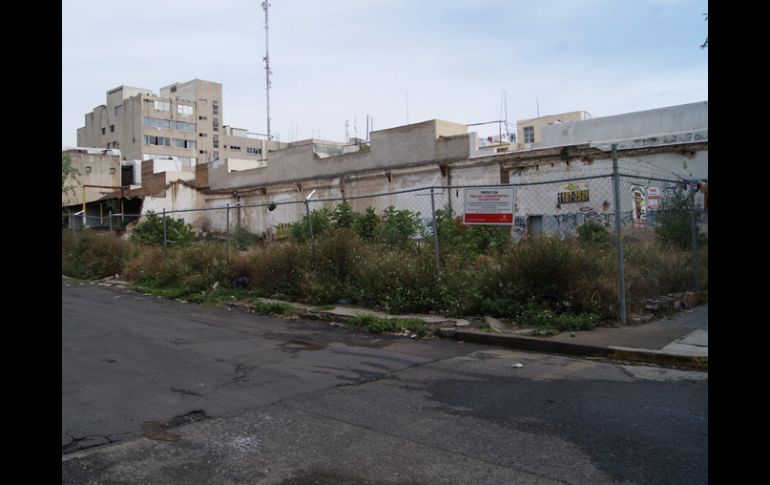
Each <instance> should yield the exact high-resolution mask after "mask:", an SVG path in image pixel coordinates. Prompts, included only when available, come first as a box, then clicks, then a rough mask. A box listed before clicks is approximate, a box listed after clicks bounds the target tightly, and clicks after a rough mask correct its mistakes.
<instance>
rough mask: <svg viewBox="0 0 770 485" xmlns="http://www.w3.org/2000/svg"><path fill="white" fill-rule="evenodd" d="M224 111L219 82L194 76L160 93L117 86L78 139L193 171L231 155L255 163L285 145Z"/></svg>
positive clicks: (131, 156)
mask: <svg viewBox="0 0 770 485" xmlns="http://www.w3.org/2000/svg"><path fill="white" fill-rule="evenodd" d="M223 113H224V107H223V103H222V85H221V84H220V83H215V82H210V81H203V80H200V79H194V80H192V81H188V82H185V83H174V84H171V85H169V86H165V87H163V88H161V89H160V94H155V93H153V92H152V91H151V90H149V89H144V88H136V87H130V86H119V87H117V88H115V89H112V90H110V91H107V104H103V105H100V106H97V107H96V108H94V109H93V111H91V112H90V113H87V114H86V116H85V126H84V127H82V128H79V129H78V130H77V143H78V146H87V147H103V148H117V149H119V150H120V151H121V153H122V159H123V160H150V159H156V160H160V159H166V160H168V159H171V160H173V161H174V162H176V163H177V165H179V166H180V168H182V169H185V168H187V169H188V170H190V171H194V166H195V165H197V164H199V163H204V164H205V163H208V162H211V161H214V160H218V159H227V158H228V157H231V158H235V159H238V160H248V161H251V163H252V164H254V163H256V162H258V161H259V160H262V159H264V158H265V155H266V149H269V150H271V151H272V150H275V149H278V148H280V147H283V146H285V143H283V144H282V143H279V142H273V141H269V142H268V141H267V140H266V139H264V137H262V138H261V139H260V137H259V136H258V135H256V134H252V133H248V132H247V131H246V130H239V129H237V128H230V127H226V126H224V125H223V123H222V120H223Z"/></svg>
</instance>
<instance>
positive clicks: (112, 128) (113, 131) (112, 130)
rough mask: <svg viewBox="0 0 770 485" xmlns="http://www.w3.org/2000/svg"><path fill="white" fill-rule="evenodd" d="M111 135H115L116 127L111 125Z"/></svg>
mask: <svg viewBox="0 0 770 485" xmlns="http://www.w3.org/2000/svg"><path fill="white" fill-rule="evenodd" d="M110 133H115V125H110Z"/></svg>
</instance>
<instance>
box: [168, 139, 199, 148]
mask: <svg viewBox="0 0 770 485" xmlns="http://www.w3.org/2000/svg"><path fill="white" fill-rule="evenodd" d="M171 143H172V145H171V146H173V147H176V148H195V147H196V143H195V140H183V139H179V138H174V139H172V140H171Z"/></svg>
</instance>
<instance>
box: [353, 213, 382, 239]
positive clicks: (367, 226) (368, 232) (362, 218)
mask: <svg viewBox="0 0 770 485" xmlns="http://www.w3.org/2000/svg"><path fill="white" fill-rule="evenodd" d="M381 222H382V221H381V220H380V218H379V216H377V214H376V213H375V212H374V209H372V208H371V207H367V208H366V210H365V211H364V213H363V214H356V216H355V217H354V218H353V223H352V227H353V230H354V231H355V232H356V234H358V236H359V237H360V238H361V239H365V240H367V241H372V240H374V239H375V238H376V237H377V232H378V229H379V227H380V224H381Z"/></svg>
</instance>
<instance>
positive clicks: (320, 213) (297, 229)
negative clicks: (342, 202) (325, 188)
mask: <svg viewBox="0 0 770 485" xmlns="http://www.w3.org/2000/svg"><path fill="white" fill-rule="evenodd" d="M333 215H334V213H333V212H332V210H331V209H329V208H328V207H323V208H321V209H315V210H313V211H312V212H311V213H310V221H311V223H312V224H313V237H318V236H320V235H321V234H323V232H324V231H326V230H327V229H329V228H330V227H332V226H333V225H334V222H333V219H332V217H333ZM308 231H309V229H308V219H307V216H305V217H303V218H302V220H301V221H300V222H297V223H294V224H292V225H291V237H292V239H294V240H295V241H298V242H304V241H307V240H308V239H309V238H310V234H309V232H308Z"/></svg>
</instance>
